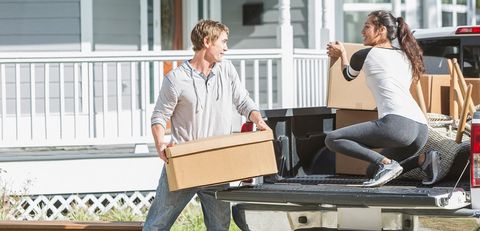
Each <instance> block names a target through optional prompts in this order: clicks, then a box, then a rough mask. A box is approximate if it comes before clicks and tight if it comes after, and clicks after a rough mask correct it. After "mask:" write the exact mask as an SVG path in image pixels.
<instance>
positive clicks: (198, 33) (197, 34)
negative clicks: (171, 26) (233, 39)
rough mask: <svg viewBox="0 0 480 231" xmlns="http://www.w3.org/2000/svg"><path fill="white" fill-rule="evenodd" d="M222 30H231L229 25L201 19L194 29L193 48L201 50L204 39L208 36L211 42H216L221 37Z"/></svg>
mask: <svg viewBox="0 0 480 231" xmlns="http://www.w3.org/2000/svg"><path fill="white" fill-rule="evenodd" d="M222 32H225V33H227V35H228V32H229V29H228V27H227V26H226V25H225V24H222V23H220V22H217V21H213V20H203V19H202V20H200V21H199V22H198V23H197V25H195V27H194V28H193V30H192V34H191V35H190V39H191V40H192V44H193V50H194V51H199V50H201V49H203V48H204V46H203V39H204V38H207V39H208V41H209V42H214V41H215V40H217V39H218V37H220V34H221V33H222Z"/></svg>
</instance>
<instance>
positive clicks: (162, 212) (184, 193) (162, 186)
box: [143, 168, 230, 231]
mask: <svg viewBox="0 0 480 231" xmlns="http://www.w3.org/2000/svg"><path fill="white" fill-rule="evenodd" d="M225 187H226V185H220V186H213V187H208V188H205V187H203V188H190V189H184V190H179V191H175V192H170V191H169V190H168V182H167V174H166V172H165V168H163V171H162V175H161V177H160V181H159V183H158V188H157V192H156V196H155V199H154V200H153V202H152V206H151V207H150V210H149V211H148V215H147V220H146V221H145V224H144V226H143V230H144V231H153V230H155V231H157V230H170V228H171V227H172V225H173V224H174V223H175V220H176V219H177V217H178V216H179V215H180V213H181V212H182V210H183V209H184V208H185V206H186V205H187V204H188V202H190V200H191V199H192V198H193V196H195V194H197V195H198V197H199V199H200V203H201V205H202V211H203V217H204V222H205V226H206V227H207V230H209V231H211V230H212V231H213V230H215V231H217V230H218V231H223V230H225V231H226V230H228V228H229V226H230V203H228V202H223V201H219V200H217V199H215V191H218V190H221V189H223V188H225Z"/></svg>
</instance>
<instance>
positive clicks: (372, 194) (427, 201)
mask: <svg viewBox="0 0 480 231" xmlns="http://www.w3.org/2000/svg"><path fill="white" fill-rule="evenodd" d="M365 180H367V179H365V178H361V177H351V176H340V175H310V176H304V177H294V178H288V179H282V180H278V181H277V182H276V183H264V184H260V185H252V186H240V187H231V188H230V189H227V190H224V191H219V192H217V198H218V199H221V200H227V201H237V202H251V203H274V204H299V205H322V204H327V205H335V206H354V207H372V206H374V207H384V208H387V207H401V208H424V209H436V208H444V209H459V208H463V207H466V206H468V205H469V200H468V196H469V195H468V193H467V192H466V190H465V189H468V182H461V183H460V184H459V185H457V187H456V188H455V189H454V188H453V187H454V185H455V182H450V181H449V182H443V183H441V184H437V185H435V186H434V187H425V186H423V185H421V184H419V183H418V182H412V181H402V180H395V181H392V182H390V183H389V184H387V185H384V186H382V187H377V188H365V187H362V182H364V181H365Z"/></svg>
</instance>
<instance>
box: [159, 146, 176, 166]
mask: <svg viewBox="0 0 480 231" xmlns="http://www.w3.org/2000/svg"><path fill="white" fill-rule="evenodd" d="M173 146H174V144H167V143H161V144H160V145H159V146H158V147H157V153H158V156H159V157H160V159H162V160H163V161H164V162H165V163H168V159H167V154H166V153H165V149H167V147H173Z"/></svg>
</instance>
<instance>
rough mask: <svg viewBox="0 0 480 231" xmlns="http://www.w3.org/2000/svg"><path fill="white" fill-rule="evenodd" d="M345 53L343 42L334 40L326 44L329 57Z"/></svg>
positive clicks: (340, 55)
mask: <svg viewBox="0 0 480 231" xmlns="http://www.w3.org/2000/svg"><path fill="white" fill-rule="evenodd" d="M344 53H345V47H343V43H341V42H339V41H336V42H335V43H328V44H327V54H328V57H330V58H340V57H342V55H343V54H344Z"/></svg>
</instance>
